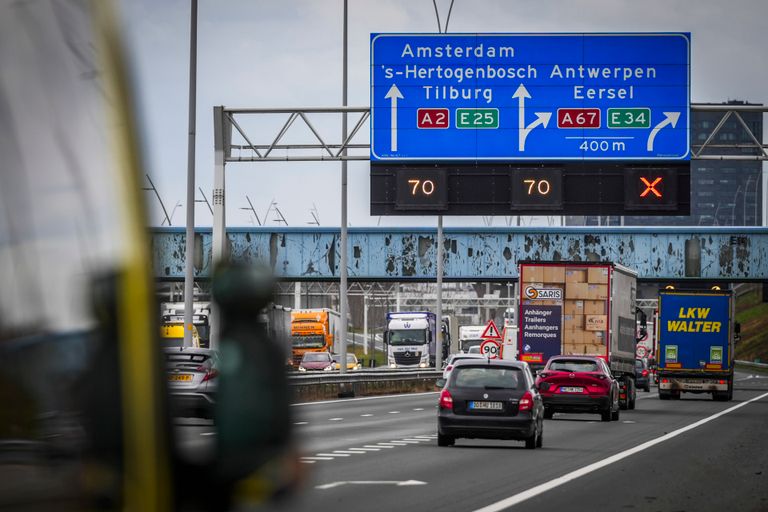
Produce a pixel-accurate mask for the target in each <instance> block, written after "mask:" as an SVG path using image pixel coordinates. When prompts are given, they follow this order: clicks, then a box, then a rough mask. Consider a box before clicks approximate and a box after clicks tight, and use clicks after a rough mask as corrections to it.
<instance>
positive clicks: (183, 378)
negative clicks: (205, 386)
mask: <svg viewBox="0 0 768 512" xmlns="http://www.w3.org/2000/svg"><path fill="white" fill-rule="evenodd" d="M168 380H170V381H174V382H188V381H191V380H192V375H190V374H188V373H182V374H179V375H169V376H168Z"/></svg>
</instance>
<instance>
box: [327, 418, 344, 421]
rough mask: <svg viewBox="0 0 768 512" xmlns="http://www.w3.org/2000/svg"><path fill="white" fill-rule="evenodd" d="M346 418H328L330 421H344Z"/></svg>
mask: <svg viewBox="0 0 768 512" xmlns="http://www.w3.org/2000/svg"><path fill="white" fill-rule="evenodd" d="M342 420H344V418H328V421H342Z"/></svg>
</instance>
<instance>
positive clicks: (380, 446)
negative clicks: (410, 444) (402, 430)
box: [363, 444, 394, 448]
mask: <svg viewBox="0 0 768 512" xmlns="http://www.w3.org/2000/svg"><path fill="white" fill-rule="evenodd" d="M363 448H394V446H391V445H385V444H379V445H370V444H367V445H365V446H364V447H363Z"/></svg>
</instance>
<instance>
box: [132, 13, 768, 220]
mask: <svg viewBox="0 0 768 512" xmlns="http://www.w3.org/2000/svg"><path fill="white" fill-rule="evenodd" d="M199 2H200V7H199V33H198V45H199V53H198V55H199V57H198V100H197V108H198V114H197V115H198V122H197V134H198V139H197V158H196V163H197V183H198V185H199V186H201V187H202V188H203V190H204V191H205V192H206V195H208V196H209V199H210V190H211V188H212V184H213V148H212V146H213V143H212V139H213V135H212V131H213V130H212V107H213V106H214V105H225V106H227V107H304V106H324V107H336V106H339V105H341V76H342V70H341V55H342V34H341V27H342V23H341V16H342V6H343V2H342V0H281V1H257V0H231V1H219V0H217V1H214V0H199ZM189 4H190V2H189V0H163V1H162V2H157V1H154V0H132V1H130V2H125V4H124V5H123V13H124V19H125V24H126V35H127V37H128V44H129V47H130V49H131V52H132V56H133V59H134V65H135V71H136V74H137V81H138V83H137V85H138V89H139V95H140V97H139V99H140V109H141V116H142V123H143V127H144V128H145V137H146V139H145V142H146V145H145V147H146V149H147V157H148V159H147V163H148V164H149V171H150V174H151V176H152V179H153V180H154V182H155V185H156V186H157V188H158V190H159V191H160V194H161V195H162V197H163V199H164V201H165V202H166V206H167V207H168V209H169V210H172V209H173V207H174V205H175V204H176V203H177V202H181V203H183V202H184V199H185V194H186V188H185V182H186V167H187V162H186V158H187V145H186V144H187V77H188V51H189ZM449 4H450V0H442V1H438V6H439V7H440V12H441V16H442V19H443V20H444V19H445V15H446V14H447V11H448V6H449ZM767 21H768V2H766V1H765V0H734V1H732V2H725V1H723V0H644V1H636V0H538V1H533V0H455V5H454V9H453V13H452V15H451V20H450V26H449V31H450V32H470V33H474V32H624V31H627V32H632V31H675V32H677V31H686V32H691V37H692V52H691V53H692V78H691V88H692V90H691V99H692V101H693V102H721V101H723V100H727V99H743V100H748V101H750V102H756V103H766V102H768V86H766V84H768V66H766V57H765V50H766V48H768V31H766V30H765V26H766V22H767ZM436 30H437V25H436V21H435V14H434V8H433V5H432V2H431V0H350V1H349V104H350V105H352V106H368V103H369V68H368V65H369V62H368V58H369V35H370V33H371V32H435V31H436ZM339 169H340V164H338V163H297V164H293V163H279V164H255V163H252V164H245V163H242V164H233V165H228V167H227V224H228V225H230V226H247V225H250V219H249V214H248V213H247V212H245V211H242V210H240V207H244V206H246V205H247V203H246V199H245V195H246V194H248V196H250V198H251V199H252V201H253V203H254V206H255V207H256V210H257V212H258V214H259V217H263V215H264V213H265V212H266V210H267V207H268V205H269V203H270V200H272V199H273V198H274V199H275V200H276V201H277V203H278V205H279V208H280V209H281V211H282V212H283V214H284V215H285V217H286V219H287V220H288V222H289V224H290V225H292V226H303V225H306V223H307V222H309V221H310V220H311V215H310V212H309V210H310V208H312V204H313V203H314V204H316V205H317V209H318V211H319V214H320V220H321V224H322V225H325V226H338V225H339V219H340V208H339V201H340V185H339V183H340V170H339ZM368 181H369V176H368V164H367V163H365V162H353V163H350V165H349V220H350V223H351V225H353V226H365V225H376V223H377V222H378V220H379V219H378V218H377V217H371V216H370V215H369V213H368V212H369V204H368V201H369V192H368V189H369V186H368ZM198 197H199V194H198ZM147 199H148V200H150V201H153V198H151V197H148V198H147ZM153 206H154V205H153ZM196 217H197V224H198V225H210V223H211V216H210V214H209V212H208V209H207V208H206V207H205V205H200V204H198V206H197V208H196ZM272 219H274V217H272V216H270V224H272V225H274V224H275V223H274V222H273V221H272ZM161 220H162V214H161V213H160V212H159V208H153V214H152V218H151V221H152V223H153V224H157V225H159V224H160V222H161ZM183 222H184V211H183V209H182V208H179V209H178V210H177V211H176V214H175V216H174V225H182V224H183ZM434 224H435V219H434V217H388V218H383V219H382V220H381V225H408V226H424V225H430V226H431V225H434ZM481 224H482V220H481V219H480V218H479V217H470V218H456V217H454V218H449V219H446V225H481ZM502 224H503V222H502V219H501V218H497V219H496V221H495V225H502Z"/></svg>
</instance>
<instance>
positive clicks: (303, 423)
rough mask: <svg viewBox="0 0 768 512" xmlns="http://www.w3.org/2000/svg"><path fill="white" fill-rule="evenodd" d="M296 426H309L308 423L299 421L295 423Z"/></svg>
mask: <svg viewBox="0 0 768 512" xmlns="http://www.w3.org/2000/svg"><path fill="white" fill-rule="evenodd" d="M294 425H309V422H308V421H297V422H295V423H294Z"/></svg>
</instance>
